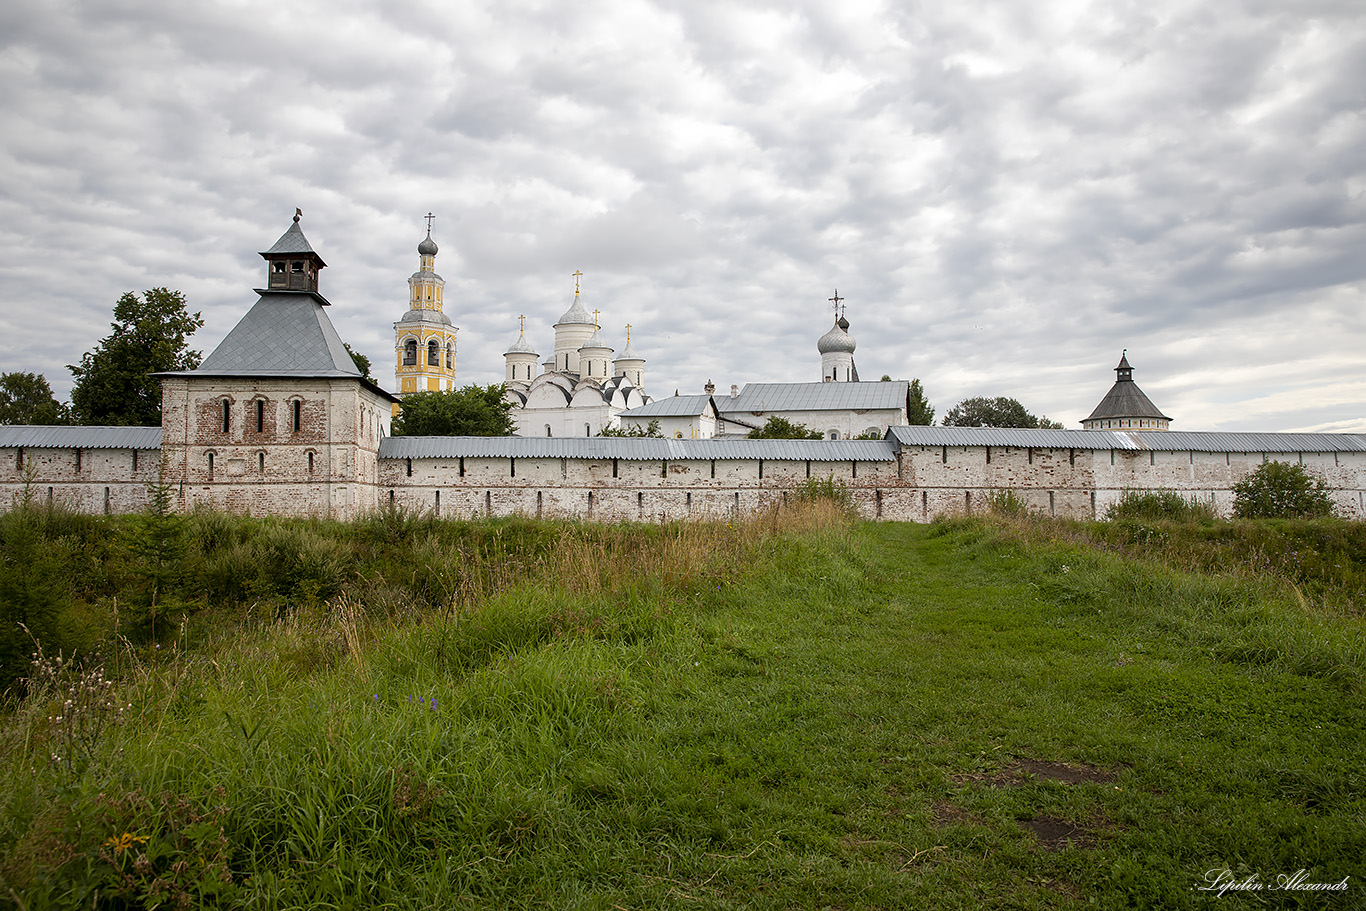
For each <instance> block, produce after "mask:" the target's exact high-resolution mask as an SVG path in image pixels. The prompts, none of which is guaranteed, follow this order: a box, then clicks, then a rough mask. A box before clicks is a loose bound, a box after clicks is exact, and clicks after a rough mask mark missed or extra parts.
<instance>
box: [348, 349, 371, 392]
mask: <svg viewBox="0 0 1366 911" xmlns="http://www.w3.org/2000/svg"><path fill="white" fill-rule="evenodd" d="M342 346H343V347H345V348H346V353H347V354H349V355H351V361H352V362H353V363H354V364H355V365H356V369H357V370H359V371H360V375H361V376H363V377H364V378H365V379H367V380H369V381H370V382H372V383H373V382H374V381H375V378H374V377H373V376H371V375H370V359H369V358H368V357H366V356H365V355H363V354H361V353H360V352H359V351H353V350H351V346H350V345H349V344H347V343H346V342H342Z"/></svg>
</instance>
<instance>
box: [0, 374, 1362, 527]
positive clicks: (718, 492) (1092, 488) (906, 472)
mask: <svg viewBox="0 0 1366 911" xmlns="http://www.w3.org/2000/svg"><path fill="white" fill-rule="evenodd" d="M273 382H277V383H278V382H282V381H273ZM350 386H351V387H352V389H353V390H354V389H355V388H356V386H357V384H354V383H351V384H350ZM246 391H248V390H246V389H242V388H238V387H235V386H232V385H231V384H228V385H227V386H223V387H218V388H215V389H212V390H203V391H199V392H197V393H196V398H195V401H194V402H193V403H191V404H190V405H188V406H187V404H186V403H185V401H184V390H183V389H182V390H180V391H179V392H178V393H176V394H168V396H167V402H168V404H167V405H166V406H164V407H165V408H166V415H167V420H168V422H175V421H181V422H183V421H184V420H185V419H186V415H187V414H188V413H190V412H198V413H202V411H203V409H204V407H205V402H206V401H207V402H208V403H209V404H210V405H214V404H215V403H216V402H218V401H221V398H219V395H221V394H223V393H230V394H232V395H233V396H234V397H235V400H242V399H241V396H242V393H244V392H246ZM250 391H252V392H254V393H256V392H261V391H263V390H262V389H261V387H260V386H259V384H258V385H256V386H253V387H252V388H251V390H250ZM285 391H286V390H285V389H284V387H283V386H281V387H280V388H278V389H271V390H269V392H270V393H273V394H281V393H283V392H285ZM290 391H291V393H297V394H298V395H300V396H302V397H303V398H304V400H305V401H315V402H317V403H320V406H319V410H318V411H317V412H311V414H314V415H315V417H316V420H317V424H316V426H310V428H309V429H308V431H307V434H308V435H309V438H308V439H304V440H277V441H275V442H274V443H270V444H266V443H264V442H263V441H261V440H258V439H248V438H249V437H252V436H254V434H253V432H252V431H251V430H250V428H248V429H247V431H245V432H240V433H238V434H235V435H234V434H232V433H230V434H228V437H229V439H226V440H215V439H205V438H201V439H198V440H196V442H195V443H194V445H192V446H189V447H184V446H181V447H176V446H174V445H172V446H168V447H167V449H166V451H167V456H168V462H169V461H171V460H178V462H177V464H179V465H182V466H183V468H180V469H178V470H180V471H181V474H180V475H173V478H174V480H175V482H176V483H177V484H178V485H180V483H181V481H183V487H181V488H180V489H182V490H183V494H182V498H181V503H182V505H183V506H184V507H186V508H189V507H190V506H192V505H194V504H196V503H204V504H206V505H213V506H216V507H218V508H224V509H231V510H236V511H241V512H251V513H253V514H283V515H313V514H316V515H332V516H337V517H339V518H346V517H350V516H354V515H357V514H360V513H363V512H365V511H367V510H369V509H373V508H375V507H376V506H379V505H385V504H387V503H393V504H394V505H401V506H404V507H407V508H416V509H423V510H433V511H436V512H439V514H440V515H443V516H453V517H469V516H471V515H511V514H521V515H527V516H538V515H539V516H581V517H591V518H593V519H600V520H605V521H616V520H629V521H637V520H645V521H656V520H659V519H664V518H678V517H683V516H689V515H692V516H701V515H728V514H731V513H733V512H735V511H736V510H739V511H741V512H744V511H748V510H753V509H758V508H760V507H762V506H764V505H765V504H769V503H773V502H775V501H778V500H781V499H782V498H783V497H784V496H785V495H786V496H790V495H791V493H792V491H793V489H794V488H796V487H798V486H800V485H802V484H804V483H805V482H806V480H807V478H808V477H809V478H818V479H819V478H827V477H833V478H835V479H837V480H839V481H841V482H842V483H844V484H846V485H847V486H848V487H849V489H850V491H851V492H852V494H853V496H854V499H855V501H856V503H857V504H858V507H859V510H860V512H861V514H862V515H864V516H865V517H866V518H870V519H877V518H880V519H892V520H907V521H928V520H930V519H932V518H934V517H935V516H937V515H943V514H950V513H958V512H964V511H974V510H980V509H983V508H985V506H986V504H987V503H988V501H989V498H990V497H991V496H992V494H993V493H995V492H998V491H1004V490H1012V491H1014V492H1015V494H1016V495H1017V496H1019V497H1020V498H1021V499H1023V500H1024V501H1025V503H1026V504H1027V505H1028V506H1029V508H1030V509H1032V510H1034V511H1036V512H1039V513H1042V514H1046V515H1057V516H1069V517H1074V518H1091V517H1093V516H1103V515H1104V513H1105V510H1106V508H1107V507H1108V506H1109V505H1110V504H1112V503H1114V502H1115V501H1116V500H1118V499H1119V497H1120V495H1121V494H1122V493H1123V491H1125V490H1176V491H1179V492H1181V493H1182V494H1185V495H1187V496H1195V497H1199V498H1201V499H1212V500H1213V502H1214V504H1215V506H1216V508H1217V509H1218V510H1219V511H1220V512H1221V513H1225V514H1227V513H1228V512H1229V510H1230V508H1231V506H1232V501H1233V497H1232V493H1231V488H1232V486H1233V485H1234V484H1235V483H1237V482H1238V481H1239V480H1241V479H1242V478H1244V477H1245V476H1246V475H1247V474H1248V473H1249V472H1251V471H1253V470H1255V469H1256V468H1257V466H1259V465H1260V464H1261V463H1262V461H1263V460H1264V459H1266V458H1277V459H1282V460H1285V461H1292V462H1302V463H1303V464H1304V465H1305V466H1306V467H1308V468H1311V469H1313V470H1315V471H1317V472H1319V473H1321V474H1322V475H1323V476H1324V477H1325V478H1326V479H1327V481H1328V483H1329V484H1330V485H1331V486H1332V487H1333V488H1334V490H1333V498H1334V501H1335V503H1336V504H1337V507H1338V509H1339V511H1340V513H1341V514H1342V515H1344V516H1347V517H1351V518H1357V519H1361V518H1366V502H1364V501H1366V453H1355V452H1351V453H1347V452H1344V453H1302V454H1299V453H1290V454H1284V453H1281V454H1272V455H1264V454H1261V453H1250V454H1247V453H1200V452H1184V451H1183V452H1163V451H1156V452H1146V451H1140V452H1135V451H1127V450H1113V451H1112V450H1089V449H1075V450H1069V449H1049V448H1036V449H1032V450H1031V449H1026V448H1020V447H997V446H992V447H985V446H967V447H964V446H948V447H943V446H909V447H905V448H903V449H902V451H901V453H900V456H899V458H898V459H897V460H895V461H885V462H863V461H860V462H857V463H853V462H833V463H832V462H810V463H808V462H806V461H805V460H796V461H782V460H778V461H775V460H768V459H765V460H762V461H760V460H756V459H718V460H714V461H713V460H710V459H694V460H681V461H672V460H670V461H663V460H655V461H639V460H627V459H616V460H613V459H560V458H536V459H530V458H525V459H509V458H470V457H467V458H463V459H461V458H447V459H412V460H408V459H384V460H379V459H378V458H377V449H378V432H379V431H380V430H381V429H382V428H379V427H376V425H374V424H372V423H370V422H371V420H372V417H373V415H372V412H378V413H379V414H384V415H387V412H386V411H384V408H383V403H382V402H366V401H363V400H362V397H361V396H358V395H356V394H355V393H354V391H353V392H352V393H351V394H350V396H349V397H348V396H347V395H346V394H344V393H343V392H341V391H338V390H336V389H334V388H333V387H332V386H331V382H330V381H318V380H312V381H307V383H305V384H301V385H298V386H293V387H290ZM177 395H178V396H179V398H177ZM245 401H250V399H249V398H248V399H245ZM280 401H288V399H280ZM323 403H327V407H322V404H323ZM215 416H221V412H218V413H216V414H215ZM342 426H349V427H350V428H351V429H352V430H353V431H364V432H363V433H361V436H362V439H363V443H362V444H361V445H356V446H348V445H347V444H346V443H345V442H344V441H339V440H340V433H339V428H340V427H342ZM167 432H168V435H169V433H170V424H169V423H168V425H167ZM215 432H217V431H215ZM334 432H335V433H337V435H336V436H329V434H333V433H334ZM210 436H212V434H211V435H210ZM239 437H240V438H239ZM262 448H265V450H266V451H267V453H268V460H267V470H266V472H265V473H264V475H263V474H262V473H261V472H259V471H258V470H256V469H257V466H255V465H253V464H252V463H251V462H250V457H251V456H252V455H253V454H255V453H258V452H259V451H261V450H262ZM209 449H213V450H214V451H215V452H217V453H220V454H221V457H222V458H228V459H231V458H233V457H236V458H238V459H239V460H240V461H241V462H242V465H241V471H240V472H238V473H235V474H234V473H228V474H227V475H226V476H224V475H221V474H219V473H218V471H217V468H216V471H215V476H214V478H213V479H209V478H208V477H207V472H206V466H205V465H204V456H205V455H206V453H207V451H208V450H209ZM308 451H313V452H315V453H316V455H315V469H314V474H313V475H311V476H310V475H308V474H307V471H306V461H305V460H303V459H302V458H301V456H302V455H303V454H304V453H306V452H308ZM75 459H76V455H75V451H74V450H33V449H30V450H26V451H25V452H24V460H25V466H26V467H25V470H23V471H21V470H20V469H19V467H18V453H17V452H16V450H14V449H0V496H2V497H3V500H2V502H3V505H4V506H5V507H8V506H9V504H10V503H11V502H12V501H13V500H14V498H15V497H16V496H21V495H22V494H23V492H24V490H25V485H26V484H27V489H28V491H29V493H30V496H36V497H38V498H43V497H46V496H47V490H48V488H49V487H50V488H52V496H53V497H54V499H60V500H62V502H66V503H69V504H70V505H72V506H74V507H75V508H78V509H82V510H84V511H87V512H96V513H97V512H101V511H104V510H105V509H106V503H107V504H108V505H107V508H108V510H109V511H111V512H126V511H131V510H135V509H138V508H140V507H141V506H142V505H143V504H144V503H145V498H146V486H145V485H146V483H147V481H148V480H151V479H153V478H155V476H156V465H157V460H158V455H157V453H155V452H139V454H138V470H137V472H134V471H133V470H132V455H131V451H130V450H84V451H83V452H82V453H81V466H80V468H79V470H78V469H77V468H76V465H75ZM106 489H107V490H108V494H107V495H106V492H105V491H106Z"/></svg>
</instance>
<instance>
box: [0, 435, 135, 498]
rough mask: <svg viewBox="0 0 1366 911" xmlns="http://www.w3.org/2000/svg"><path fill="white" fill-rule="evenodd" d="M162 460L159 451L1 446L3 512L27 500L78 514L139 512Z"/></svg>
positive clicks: (0, 491)
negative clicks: (63, 508) (50, 504)
mask: <svg viewBox="0 0 1366 911" xmlns="http://www.w3.org/2000/svg"><path fill="white" fill-rule="evenodd" d="M160 459H161V453H160V452H159V451H157V450H155V449H137V450H134V449H47V448H34V447H24V448H22V449H19V448H0V509H9V508H10V507H11V506H13V505H15V504H16V503H17V502H20V501H22V500H23V499H24V498H26V497H27V498H28V499H29V500H30V502H33V503H53V504H59V505H62V506H65V507H67V508H70V509H74V510H77V511H78V512H86V513H96V514H98V513H126V512H136V511H138V510H140V509H142V507H143V506H145V505H146V504H147V485H148V484H149V483H151V482H153V481H155V480H156V479H157V467H158V465H159V464H160Z"/></svg>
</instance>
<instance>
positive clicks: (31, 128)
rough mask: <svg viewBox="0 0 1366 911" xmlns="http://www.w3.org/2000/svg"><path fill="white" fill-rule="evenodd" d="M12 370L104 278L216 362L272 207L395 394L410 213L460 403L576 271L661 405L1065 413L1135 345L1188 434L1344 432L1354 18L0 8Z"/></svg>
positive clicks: (1327, 11) (1348, 402)
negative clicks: (796, 392) (714, 389)
mask: <svg viewBox="0 0 1366 911" xmlns="http://www.w3.org/2000/svg"><path fill="white" fill-rule="evenodd" d="M0 88H3V91H0V237H2V238H3V240H2V241H0V369H3V370H6V371H11V370H22V371H36V372H40V373H43V374H45V375H46V376H47V378H48V380H49V381H50V382H51V383H52V386H53V388H54V389H55V390H56V391H57V393H58V395H59V396H60V397H63V398H65V397H66V396H67V395H68V394H69V390H70V374H69V373H68V371H67V370H66V369H65V365H66V364H70V363H75V362H77V361H79V359H80V357H81V354H82V352H84V351H85V350H87V349H89V348H90V347H92V346H93V345H94V344H95V343H96V342H97V341H98V340H99V339H100V338H101V337H103V336H104V335H105V334H107V332H108V330H109V325H108V324H109V320H110V316H111V310H112V307H113V303H114V301H115V300H116V299H117V297H118V296H119V295H120V294H121V293H123V292H124V291H129V290H142V289H144V288H149V287H155V286H168V287H171V288H176V289H179V290H181V291H183V292H185V294H186V295H187V296H188V297H189V300H190V302H191V307H192V309H195V310H199V311H202V313H203V315H204V319H205V326H204V328H203V329H202V330H200V332H199V334H198V335H197V336H196V337H195V341H196V347H199V348H201V349H203V350H204V351H205V352H206V353H207V352H208V351H210V350H212V348H213V347H214V346H215V345H216V344H217V343H218V341H219V340H221V339H222V337H223V335H224V334H226V332H227V331H228V330H229V329H230V328H231V327H232V325H233V324H234V323H235V322H236V321H237V320H238V319H239V318H240V317H241V316H242V314H243V313H245V312H246V310H247V309H248V307H249V306H250V305H251V304H252V303H253V302H254V300H255V295H253V294H252V293H251V289H252V288H253V287H260V286H261V284H262V283H263V282H264V275H265V270H264V264H263V261H262V260H261V258H260V257H259V256H258V255H257V254H258V252H259V251H261V250H265V249H266V248H268V247H269V246H270V245H271V244H272V243H273V242H274V241H275V239H276V238H277V237H279V235H280V234H281V233H282V232H283V231H284V230H285V229H286V228H287V227H288V226H289V224H290V218H291V216H292V215H293V214H294V209H295V207H299V208H301V209H303V212H304V219H303V228H304V230H305V233H306V234H307V236H308V238H309V239H310V241H311V242H312V243H313V246H314V248H315V249H317V250H318V251H319V253H320V254H321V255H322V256H323V258H324V259H325V260H326V261H327V262H328V264H329V268H328V269H327V270H326V271H325V272H324V273H323V275H322V283H323V287H322V291H323V293H324V294H326V295H327V296H328V298H329V299H330V300H331V302H332V304H333V306H332V308H331V311H330V315H331V317H332V320H333V322H334V323H335V324H336V325H337V327H338V329H339V331H340V332H341V334H342V337H343V338H345V339H346V340H348V341H349V342H350V343H351V344H352V346H353V347H355V348H357V349H358V350H360V351H362V352H364V353H366V354H368V355H369V356H370V357H371V359H372V360H373V361H375V373H376V375H377V376H378V377H379V378H380V380H381V382H382V384H384V385H385V386H386V387H389V388H392V387H393V374H392V367H391V366H390V365H391V364H392V358H393V344H394V341H393V327H392V323H393V321H394V320H396V319H397V318H398V317H399V316H400V315H401V314H402V312H403V311H404V309H406V301H407V278H408V276H409V275H410V274H411V273H412V272H413V271H414V270H415V269H416V268H417V253H416V245H417V243H418V242H419V241H420V240H421V239H422V237H423V235H424V231H425V228H424V221H423V219H422V216H423V215H424V214H425V213H427V212H428V211H431V212H434V213H435V214H436V216H437V217H436V220H435V226H434V229H433V237H434V238H435V239H436V241H437V242H438V243H439V244H440V247H441V253H440V255H439V256H438V257H437V270H438V271H439V272H440V273H441V274H442V275H443V276H444V277H445V279H446V312H447V313H449V314H450V315H451V317H452V318H453V320H454V321H455V323H456V325H457V326H459V327H460V336H459V357H458V362H457V366H458V368H459V374H460V380H461V382H478V383H491V382H500V381H501V380H502V377H503V359H502V352H503V351H505V350H506V349H507V347H508V346H509V345H510V344H511V343H512V342H513V341H515V339H516V337H517V316H518V314H525V315H526V317H527V331H528V336H529V337H530V339H531V341H532V343H533V344H534V345H535V346H536V348H537V350H538V351H540V352H541V353H542V354H543V355H545V354H547V353H549V352H550V351H551V350H552V347H553V342H552V331H551V325H552V324H553V323H554V322H555V320H556V318H557V317H559V315H560V314H561V313H563V312H564V311H565V309H567V307H568V306H569V304H570V302H571V299H572V297H573V288H574V279H573V277H572V275H571V273H573V272H574V271H575V270H582V271H583V273H584V277H583V298H584V301H585V304H586V306H587V307H588V308H589V309H590V310H592V309H595V308H596V309H599V310H601V312H602V317H601V318H602V323H603V326H604V331H605V334H606V335H607V336H608V337H609V339H614V340H615V342H614V345H615V347H616V348H617V349H618V350H620V348H621V347H622V345H623V343H624V337H623V336H624V329H623V328H622V327H623V326H624V324H626V323H628V322H629V323H630V324H631V325H632V326H633V327H634V328H633V329H632V334H633V337H634V339H635V343H636V347H637V348H638V350H639V351H640V353H641V354H642V355H643V356H644V357H646V358H647V359H648V360H647V365H646V371H647V372H646V388H647V391H648V392H650V393H651V394H653V395H655V396H660V395H671V394H673V391H674V390H675V389H679V390H681V391H682V392H685V393H687V392H700V391H701V390H702V385H703V383H705V382H706V381H707V380H708V379H711V380H713V381H715V383H716V384H717V386H718V387H719V389H720V390H725V389H728V388H729V386H730V384H732V383H738V384H743V383H746V382H797V381H815V380H818V379H819V378H820V358H819V355H818V354H817V353H816V347H815V346H816V339H817V338H818V337H819V336H820V335H821V334H823V333H824V332H825V331H826V330H827V329H828V328H829V325H830V322H831V319H832V316H831V311H830V305H829V303H828V302H827V298H829V297H831V296H832V294H833V293H834V289H835V288H838V289H839V294H840V296H842V297H844V298H845V299H846V300H845V305H846V306H847V308H848V309H847V312H848V318H849V320H850V322H851V324H852V325H851V328H850V332H851V334H852V335H853V336H854V337H855V338H856V339H857V340H858V351H857V353H856V355H855V357H856V361H857V363H858V366H859V369H860V371H861V373H862V375H863V376H864V378H865V379H874V380H876V379H877V378H878V377H879V376H881V375H882V374H884V373H888V374H891V375H892V376H893V377H896V378H907V379H909V378H912V377H918V378H920V379H921V381H922V383H923V385H924V387H925V390H926V392H927V394H928V395H929V398H930V400H931V401H932V402H933V404H934V405H935V406H936V408H937V409H938V410H939V414H940V415H941V416H942V415H943V413H944V412H945V411H947V410H948V409H949V407H951V406H952V405H953V404H954V403H955V402H957V401H958V400H960V399H962V398H964V397H966V396H971V395H991V396H995V395H1010V396H1014V397H1016V398H1018V399H1020V400H1021V401H1022V402H1024V404H1025V405H1026V407H1028V408H1030V410H1032V411H1034V412H1035V413H1043V414H1046V415H1048V416H1049V417H1052V418H1054V419H1056V420H1060V421H1062V422H1064V424H1066V425H1067V426H1069V427H1076V426H1079V424H1078V422H1079V421H1080V420H1081V419H1082V418H1083V417H1085V416H1086V415H1087V414H1089V413H1090V411H1091V409H1092V408H1093V407H1094V406H1095V404H1096V403H1097V402H1098V401H1099V400H1100V398H1101V397H1102V396H1103V395H1104V394H1105V392H1106V390H1107V389H1108V388H1109V386H1110V384H1111V382H1112V381H1113V379H1114V374H1113V372H1112V370H1113V368H1114V366H1115V363H1116V362H1117V361H1118V360H1119V355H1120V352H1121V350H1122V349H1124V348H1127V349H1128V350H1129V359H1130V361H1131V362H1132V363H1133V365H1134V368H1135V379H1136V380H1137V381H1138V383H1139V384H1140V385H1141V386H1142V387H1143V388H1144V390H1145V391H1146V392H1147V393H1148V395H1149V396H1150V397H1151V398H1152V399H1153V400H1154V402H1155V403H1156V404H1157V405H1158V407H1160V408H1162V409H1163V410H1164V411H1165V412H1166V413H1167V414H1169V415H1171V416H1172V417H1173V418H1175V423H1174V425H1173V427H1174V429H1184V430H1213V429H1218V430H1328V431H1336V430H1343V431H1358V432H1360V431H1366V357H1363V352H1364V351H1366V116H1364V114H1363V112H1364V111H1366V6H1363V4H1362V3H1361V2H1360V0H1343V2H1331V0H1324V2H1319V0H1296V2H1285V0H1244V2H1233V0H1202V2H1165V0H1134V2H1129V0H1103V2H1068V0H1051V2H1049V3H1038V4H1021V3H1015V2H1007V0H997V2H985V0H954V2H947V0H944V2H933V3H931V2H914V0H905V2H876V0H838V2H836V0H824V2H788V3H782V4H762V3H746V2H707V0H696V2H646V0H576V2H573V3H570V2H561V3H555V2H544V3H542V2H518V0H500V2H489V3H485V2H477V3H476V2H461V0H442V2H430V3H426V4H422V3H382V2H368V0H351V2H348V0H329V2H314V0H292V2H289V3H280V2H259V0H232V2H223V3H207V2H206V3H199V2H195V3H186V2H184V0H176V2H155V0H148V2H139V0H88V2H79V0H7V2H5V3H4V4H0Z"/></svg>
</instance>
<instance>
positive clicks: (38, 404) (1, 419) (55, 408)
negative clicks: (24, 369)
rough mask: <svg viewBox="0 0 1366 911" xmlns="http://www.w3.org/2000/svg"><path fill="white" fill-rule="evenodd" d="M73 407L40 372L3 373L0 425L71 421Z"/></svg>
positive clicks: (0, 378)
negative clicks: (53, 391) (61, 399)
mask: <svg viewBox="0 0 1366 911" xmlns="http://www.w3.org/2000/svg"><path fill="white" fill-rule="evenodd" d="M70 423H71V409H70V408H68V407H67V406H66V405H63V404H62V403H61V402H59V401H57V399H56V398H55V397H54V396H53V395H52V387H51V386H49V385H48V384H47V378H46V377H44V376H43V375H42V374H40V373H5V374H0V424H70Z"/></svg>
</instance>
